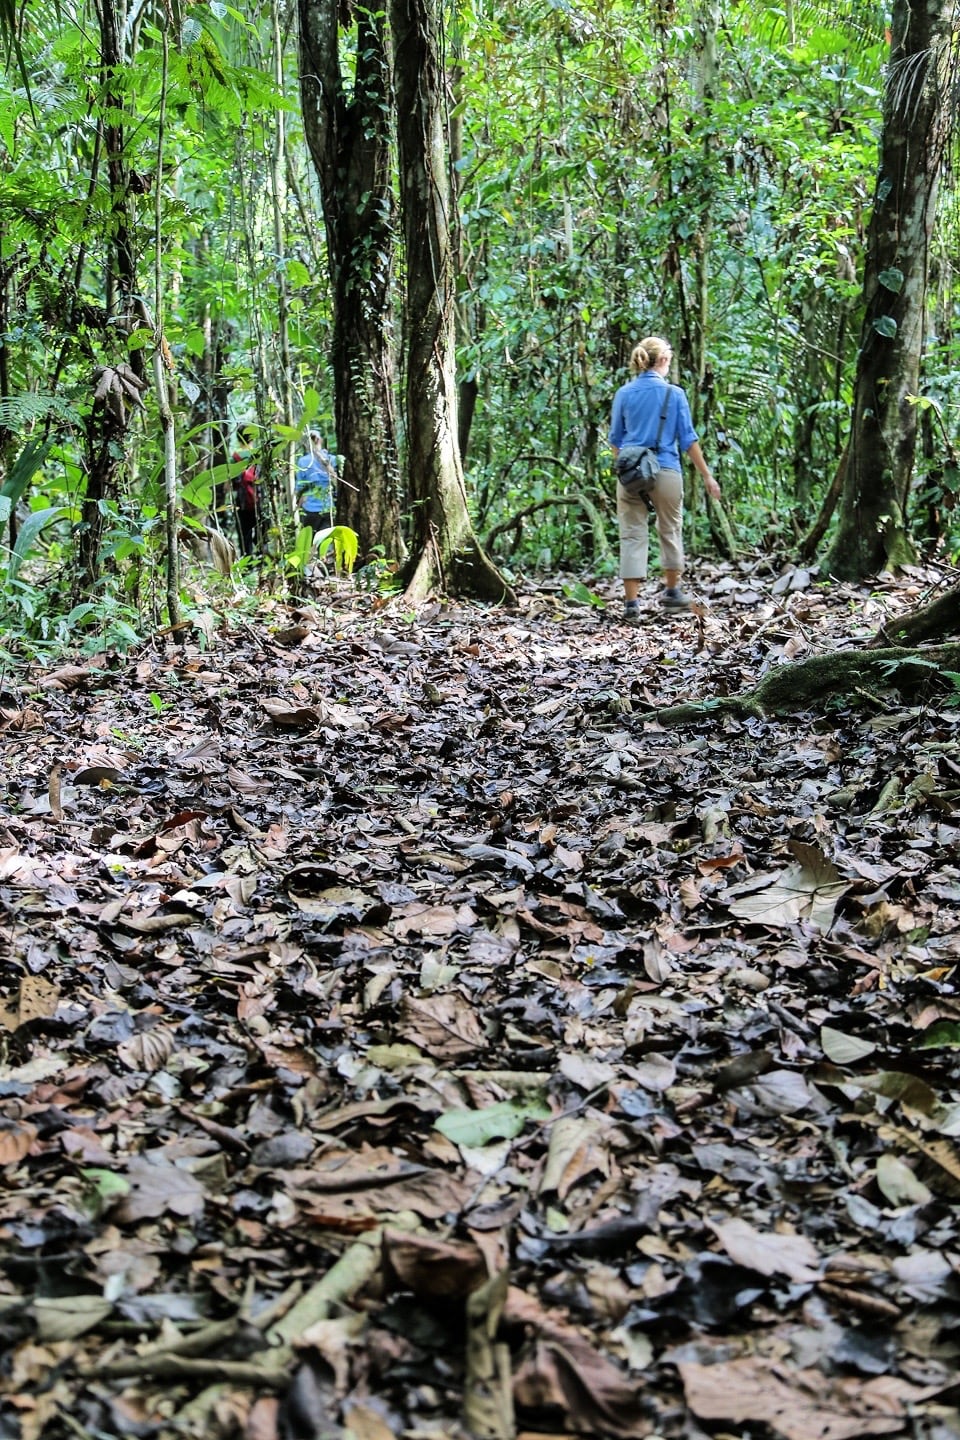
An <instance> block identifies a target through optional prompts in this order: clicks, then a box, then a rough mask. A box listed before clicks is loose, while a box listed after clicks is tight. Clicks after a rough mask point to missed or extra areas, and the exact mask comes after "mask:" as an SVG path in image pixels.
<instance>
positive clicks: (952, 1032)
mask: <svg viewBox="0 0 960 1440" xmlns="http://www.w3.org/2000/svg"><path fill="white" fill-rule="evenodd" d="M956 679H957V680H958V681H960V676H957V677H956ZM918 1044H919V1047H920V1049H921V1050H946V1049H951V1048H954V1047H958V1046H960V1020H935V1021H934V1023H933V1024H932V1025H929V1026H928V1027H927V1029H926V1030H924V1032H923V1034H922V1035H921V1036H920V1039H919V1041H918Z"/></svg>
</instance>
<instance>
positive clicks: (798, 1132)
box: [0, 562, 960, 1440]
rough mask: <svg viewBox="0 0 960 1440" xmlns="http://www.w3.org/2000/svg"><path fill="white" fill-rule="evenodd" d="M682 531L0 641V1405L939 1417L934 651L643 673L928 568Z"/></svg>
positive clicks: (958, 1354) (951, 1116)
mask: <svg viewBox="0 0 960 1440" xmlns="http://www.w3.org/2000/svg"><path fill="white" fill-rule="evenodd" d="M698 578H699V580H700V589H701V592H702V593H703V594H704V595H705V596H706V597H707V598H708V599H709V608H708V609H705V613H704V614H703V615H692V616H681V617H676V618H666V617H664V616H662V615H661V614H659V613H658V612H657V609H656V605H655V603H654V599H653V592H652V591H651V593H650V595H648V596H647V597H646V598H645V602H644V603H645V605H646V609H645V612H644V619H643V623H642V624H641V625H640V626H638V627H636V628H635V629H628V628H624V627H623V626H622V625H621V624H620V623H619V610H620V606H619V602H617V601H612V602H611V604H610V606H609V608H608V609H606V610H604V609H602V608H600V607H598V606H595V605H591V604H589V603H587V604H575V603H572V601H571V599H570V598H569V597H570V596H574V597H579V598H580V599H583V598H584V593H583V592H582V590H580V589H578V588H577V586H576V585H568V586H567V587H566V595H565V593H564V588H565V587H564V586H563V585H561V583H560V582H559V581H556V582H553V583H552V585H551V586H549V587H548V588H546V589H543V588H541V589H538V590H536V591H532V590H531V591H529V592H528V593H525V594H524V595H523V597H522V601H521V604H520V606H519V608H517V609H515V610H512V611H505V610H504V611H497V610H487V609H481V608H479V607H471V606H465V605H458V604H450V605H441V604H434V605H430V606H427V607H425V608H424V609H422V610H421V611H420V612H419V613H418V614H416V615H408V614H404V613H403V611H402V610H401V609H399V608H398V607H397V606H396V603H394V605H393V606H392V607H387V608H377V606H376V604H375V603H374V602H373V601H372V600H371V599H370V598H369V597H363V596H359V595H357V594H356V593H355V592H354V591H353V590H352V589H350V588H347V587H343V588H341V589H331V590H328V591H325V592H322V593H318V594H317V595H315V596H313V597H311V598H310V599H309V600H305V601H304V602H303V603H301V604H299V605H297V606H294V607H290V606H284V605H281V604H280V603H279V602H277V601H276V600H275V599H270V598H268V597H264V599H263V603H262V606H261V608H260V610H259V612H258V613H257V615H256V618H255V619H251V620H249V621H245V620H243V619H242V618H241V616H240V612H239V610H236V611H235V612H234V613H233V614H232V615H230V616H229V617H225V616H221V617H220V619H219V620H217V618H216V617H215V616H213V615H211V618H210V623H209V624H208V625H206V626H204V627H201V628H200V629H195V630H193V631H185V632H180V633H178V634H177V635H167V636H164V637H158V638H157V640H156V641H155V642H153V643H151V644H149V645H146V646H145V647H143V648H142V649H141V650H139V651H138V652H137V653H135V654H130V655H126V656H118V655H100V656H95V657H90V658H88V659H86V660H84V661H78V662H76V663H72V664H65V665H63V666H61V667H59V668H50V669H47V670H35V671H32V672H30V673H24V674H22V675H20V676H18V677H14V676H11V675H9V674H8V675H6V676H5V677H4V678H3V680H2V694H0V707H2V708H0V728H2V733H3V740H4V746H3V756H4V771H5V774H4V786H3V794H2V798H0V955H2V959H0V978H2V995H0V1006H2V1008H0V1037H2V1047H3V1048H2V1053H0V1059H2V1063H0V1167H2V1175H3V1181H4V1185H5V1192H6V1193H5V1196H4V1199H3V1202H2V1205H3V1208H2V1214H0V1352H2V1355H3V1358H2V1360H0V1440H13V1437H17V1440H21V1437H22V1440H40V1437H43V1440H68V1437H74V1440H75V1437H83V1440H86V1437H94V1440H101V1437H113V1436H135V1437H163V1440H168V1437H171V1440H172V1437H181V1436H195V1437H204V1440H221V1437H222V1440H227V1437H244V1440H278V1437H283V1440H317V1437H344V1440H385V1437H390V1436H404V1437H408V1440H441V1437H443V1440H450V1437H458V1436H463V1435H466V1434H468V1433H469V1434H472V1435H474V1436H476V1437H481V1440H507V1437H511V1436H514V1435H517V1434H524V1433H525V1434H528V1435H534V1434H536V1435H540V1436H543V1435H544V1434H552V1435H555V1436H557V1435H570V1434H579V1435H581V1436H584V1435H586V1436H598V1437H614V1440H632V1437H644V1436H646V1437H651V1436H662V1437H667V1440H674V1437H682V1440H703V1437H704V1436H707V1435H712V1436H715V1437H716V1436H724V1437H731V1436H736V1437H748V1436H749V1437H770V1436H774V1437H778V1440H848V1437H856V1436H873V1435H896V1434H904V1435H908V1436H911V1437H920V1436H923V1437H925V1440H957V1437H958V1436H960V1414H958V1408H957V1403H958V1397H960V1388H958V1381H957V1375H958V1369H960V1236H958V1223H960V1218H958V1217H960V1211H958V1208H957V1200H958V1198H960V1150H958V1138H960V1065H958V1056H960V992H958V988H957V974H958V971H957V966H958V963H960V858H958V850H957V841H958V839H960V821H958V800H960V706H958V705H957V703H956V702H957V698H958V697H957V687H956V682H951V679H950V677H949V676H946V677H945V676H942V675H939V674H937V673H935V672H932V673H931V683H930V687H929V689H928V691H927V693H926V695H925V696H924V697H923V698H922V699H917V698H913V699H911V700H905V699H903V698H902V697H901V696H899V695H898V694H896V693H894V692H893V691H891V692H890V694H889V695H886V696H884V695H881V696H879V697H878V696H876V695H872V694H860V695H857V696H855V697H853V701H851V699H850V698H849V697H837V699H836V701H835V703H834V704H832V705H831V706H830V707H828V708H827V709H826V710H824V711H823V712H821V713H816V714H813V713H809V714H805V715H798V716H796V717H793V718H790V719H768V720H762V719H757V718H749V719H736V718H732V717H729V716H723V717H721V716H719V715H716V716H714V717H712V718H707V719H705V720H703V721H701V722H700V723H698V724H696V725H689V726H686V727H685V728H679V729H676V728H675V729H668V728H665V727H664V726H663V725H661V724H659V723H658V722H657V720H656V717H655V711H656V709H657V708H658V707H660V706H663V705H667V704H670V703H673V702H675V701H678V700H686V699H695V698H705V697H708V696H710V695H716V694H730V693H735V692H737V691H738V690H741V689H746V688H748V687H750V686H751V685H753V684H754V683H755V682H756V680H757V679H758V677H759V676H760V675H761V674H762V673H763V672H764V670H765V669H767V668H768V667H769V666H771V665H776V664H781V663H787V664H789V663H792V662H793V660H794V659H795V658H796V657H798V656H802V655H803V654H805V653H812V652H816V651H824V650H830V649H839V648H844V647H848V646H850V645H854V646H856V645H862V644H865V643H866V642H867V640H868V639H869V637H870V636H871V635H872V634H873V633H874V632H875V630H876V629H877V628H878V626H879V625H880V624H881V623H882V621H883V620H884V618H886V617H887V616H889V615H890V614H895V613H900V612H902V611H903V610H906V609H909V608H910V607H911V606H913V605H914V604H916V603H917V602H918V601H919V600H920V599H922V598H923V597H924V596H925V595H926V594H927V593H928V592H929V591H930V590H931V588H932V587H935V586H936V585H937V584H938V583H945V580H946V576H945V572H943V571H938V570H932V569H930V570H917V571H915V572H913V573H911V574H909V575H907V576H905V577H901V578H900V579H899V580H898V581H892V580H891V581H889V582H886V583H884V584H883V585H881V586H879V587H875V588H873V589H872V590H866V589H864V590H856V589H851V588H849V587H842V586H838V585H831V586H821V585H818V584H817V583H815V580H814V582H813V583H811V577H810V576H809V575H807V574H804V573H802V572H789V571H788V572H786V573H784V574H778V573H777V572H776V571H775V570H773V569H772V568H771V567H769V566H767V565H764V564H763V563H762V562H761V563H755V564H753V565H752V566H750V567H743V568H734V567H728V568H726V569H714V570H711V571H709V572H707V571H706V570H704V571H702V572H701V573H700V575H699V577H698ZM613 589H614V587H613V586H612V585H611V586H610V587H609V593H610V594H611V596H612V595H613ZM891 679H892V680H893V679H895V677H891Z"/></svg>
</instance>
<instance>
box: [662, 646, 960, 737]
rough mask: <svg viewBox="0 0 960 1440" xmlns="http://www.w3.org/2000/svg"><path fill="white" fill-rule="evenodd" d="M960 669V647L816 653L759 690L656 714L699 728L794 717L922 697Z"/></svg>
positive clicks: (666, 721) (768, 678) (782, 669)
mask: <svg viewBox="0 0 960 1440" xmlns="http://www.w3.org/2000/svg"><path fill="white" fill-rule="evenodd" d="M943 670H953V671H956V670H960V644H957V645H937V646H932V647H930V648H929V649H926V650H910V649H905V648H903V647H902V646H890V647H888V648H886V649H883V650H835V651H834V652H833V653H832V654H830V655H812V656H811V657H810V658H809V659H808V660H803V661H801V662H800V663H799V664H795V665H778V666H777V667H776V669H774V670H770V671H769V672H768V673H767V674H766V675H765V676H764V677H763V679H762V680H761V681H760V684H759V685H758V686H757V687H756V689H754V690H748V691H747V692H746V693H745V694H743V695H724V696H719V697H718V698H717V699H714V700H702V701H699V702H691V703H689V704H685V705H670V706H668V707H667V708H666V709H664V710H658V711H657V712H656V719H657V720H658V721H659V723H660V724H661V725H684V724H695V723H697V722H698V721H701V720H707V719H710V718H711V717H712V716H715V715H717V714H733V715H794V714H796V713H797V712H798V711H801V710H809V709H812V708H815V707H816V706H818V705H820V704H821V703H822V702H824V701H826V700H831V699H834V698H839V697H843V698H846V699H848V700H849V699H850V698H852V697H855V696H856V695H857V694H858V693H863V694H867V695H876V694H877V693H878V692H880V691H886V690H890V689H894V690H898V691H900V692H901V693H902V694H907V695H917V694H922V693H923V692H924V691H925V690H926V689H927V688H928V687H929V685H930V682H931V680H932V679H933V678H934V677H935V676H936V674H937V672H938V671H943Z"/></svg>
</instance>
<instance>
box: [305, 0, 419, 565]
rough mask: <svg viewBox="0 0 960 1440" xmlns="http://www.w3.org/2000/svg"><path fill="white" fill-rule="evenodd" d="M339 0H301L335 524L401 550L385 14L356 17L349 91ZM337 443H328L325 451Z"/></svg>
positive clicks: (362, 542) (364, 544) (364, 552)
mask: <svg viewBox="0 0 960 1440" xmlns="http://www.w3.org/2000/svg"><path fill="white" fill-rule="evenodd" d="M337 9H338V6H337V0H299V14H300V94H301V101H302V107H303V123H304V131H305V134H306V138H307V145H308V147H309V149H310V156H311V159H312V160H313V165H314V169H315V171H316V174H317V179H318V181H319V183H320V191H321V195H322V200H323V215H324V223H325V227H326V236H327V256H328V265H329V269H330V283H331V288H332V291H333V345H332V355H331V360H332V365H333V390H334V410H335V419H336V447H335V448H336V449H337V450H338V451H339V453H340V454H341V455H342V456H343V472H342V477H343V484H342V485H341V486H340V488H339V494H338V499H337V520H338V522H339V523H340V524H341V525H349V526H350V527H351V529H353V530H355V531H356V533H357V535H358V537H359V553H360V555H361V557H365V556H369V555H370V553H371V551H373V550H374V548H375V547H378V546H381V547H382V548H383V550H384V551H385V552H386V554H388V555H391V556H395V555H399V554H400V553H401V552H402V549H403V542H402V539H401V535H400V510H399V501H398V486H399V473H400V467H399V462H398V458H397V422H396V413H395V409H394V400H393V378H394V366H393V350H392V323H391V300H392V278H393V224H394V203H393V192H392V189H391V185H390V135H391V122H390V109H391V107H390V101H391V82H390V63H389V57H388V55H387V49H386V22H385V17H384V15H383V12H382V11H379V10H376V9H373V8H371V9H367V8H366V7H362V6H358V7H357V9H356V12H355V18H356V26H357V34H356V74H355V80H354V87H353V93H352V96H349V97H348V95H347V93H346V91H345V87H344V81H343V77H342V73H341V63H340V45H339V31H338V24H337ZM331 448H334V447H331Z"/></svg>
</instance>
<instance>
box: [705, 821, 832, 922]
mask: <svg viewBox="0 0 960 1440" xmlns="http://www.w3.org/2000/svg"><path fill="white" fill-rule="evenodd" d="M790 849H791V851H792V852H793V854H794V856H795V859H794V862H793V864H792V865H788V866H787V868H786V870H784V871H782V872H781V874H780V875H778V876H777V877H776V878H775V879H774V881H773V883H772V884H770V885H767V886H766V887H765V888H764V889H762V890H757V891H755V892H754V893H752V894H750V895H744V896H743V898H742V899H739V900H734V901H733V902H732V904H731V905H730V912H731V914H733V915H736V916H737V917H738V918H739V919H741V920H752V921H753V922H754V923H755V924H758V925H772V926H777V927H779V926H788V925H795V924H796V923H797V922H798V921H800V920H809V921H811V922H812V923H813V924H814V925H816V926H818V928H819V929H820V930H829V928H830V926H831V925H832V924H833V917H834V913H835V911H836V908H837V903H838V902H839V900H840V898H841V897H842V896H843V895H844V894H845V893H846V891H847V890H849V889H850V885H849V883H848V882H847V881H845V880H842V879H841V878H840V872H839V871H838V870H837V868H836V866H835V865H833V864H832V863H831V861H829V860H828V859H827V858H826V856H825V855H824V854H823V852H822V851H821V850H819V849H818V848H817V846H816V845H806V844H802V843H801V842H799V841H791V843H790Z"/></svg>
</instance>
